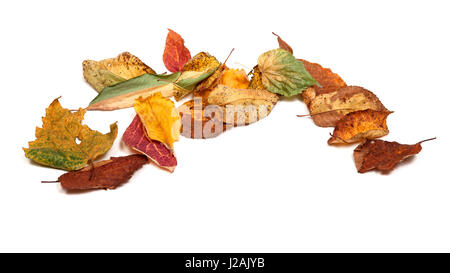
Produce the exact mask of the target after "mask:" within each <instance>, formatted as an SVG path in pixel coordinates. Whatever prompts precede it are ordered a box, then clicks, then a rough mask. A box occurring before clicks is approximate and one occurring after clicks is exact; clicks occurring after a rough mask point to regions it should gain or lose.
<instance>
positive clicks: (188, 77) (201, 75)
mask: <svg viewBox="0 0 450 273" xmlns="http://www.w3.org/2000/svg"><path fill="white" fill-rule="evenodd" d="M215 70H216V68H211V69H210V70H207V71H206V72H199V71H184V72H183V73H181V76H180V78H179V79H178V80H177V81H176V82H175V83H174V93H173V96H174V98H175V100H176V101H179V100H180V99H182V98H183V97H185V96H186V95H188V94H189V93H191V92H192V91H193V90H194V89H195V88H196V86H197V85H198V84H199V83H201V82H202V81H203V80H206V79H207V78H209V77H210V76H211V75H213V74H214V72H215Z"/></svg>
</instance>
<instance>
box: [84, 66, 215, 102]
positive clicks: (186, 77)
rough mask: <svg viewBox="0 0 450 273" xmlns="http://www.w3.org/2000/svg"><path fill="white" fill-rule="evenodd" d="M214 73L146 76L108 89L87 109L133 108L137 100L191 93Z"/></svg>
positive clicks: (188, 72)
mask: <svg viewBox="0 0 450 273" xmlns="http://www.w3.org/2000/svg"><path fill="white" fill-rule="evenodd" d="M213 73H214V70H211V71H206V72H191V71H187V72H177V73H174V74H170V75H152V74H144V75H141V76H139V77H136V78H133V79H129V80H127V81H124V82H121V83H119V84H116V85H114V86H109V87H106V88H105V89H103V91H102V92H101V93H100V94H99V95H98V96H97V97H95V98H94V99H93V100H92V101H91V102H90V104H89V106H88V107H87V108H86V109H87V110H102V111H111V110H117V109H123V108H128V107H132V106H133V105H134V102H135V100H136V99H137V98H139V97H143V98H146V97H148V96H151V95H153V94H156V93H161V94H162V95H163V96H164V97H171V96H173V95H176V96H178V95H179V94H181V93H189V92H191V91H192V90H193V89H194V88H195V86H196V85H197V84H198V83H200V82H202V81H203V80H204V79H206V78H208V77H209V76H210V75H211V74H213Z"/></svg>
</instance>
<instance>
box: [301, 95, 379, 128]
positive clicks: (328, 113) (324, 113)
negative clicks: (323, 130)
mask: <svg viewBox="0 0 450 273" xmlns="http://www.w3.org/2000/svg"><path fill="white" fill-rule="evenodd" d="M303 99H304V101H305V103H306V105H307V106H308V109H309V112H310V116H311V117H312V119H313V121H314V123H315V124H316V125H317V126H320V127H333V126H335V125H336V122H338V120H340V119H341V118H342V117H344V116H345V115H346V114H348V113H350V112H354V111H358V110H365V109H372V110H376V111H387V109H386V108H385V107H384V105H383V104H382V103H381V101H380V100H379V99H378V98H377V96H375V94H373V93H372V92H370V91H369V90H367V89H364V88H362V87H359V86H344V87H341V88H339V89H337V90H335V91H332V92H325V93H324V92H321V91H320V88H318V89H316V88H308V89H307V90H305V91H304V92H303Z"/></svg>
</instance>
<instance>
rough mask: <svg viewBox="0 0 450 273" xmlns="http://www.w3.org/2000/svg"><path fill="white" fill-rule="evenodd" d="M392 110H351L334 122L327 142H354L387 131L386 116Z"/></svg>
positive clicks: (374, 136)
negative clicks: (334, 125) (334, 124)
mask: <svg viewBox="0 0 450 273" xmlns="http://www.w3.org/2000/svg"><path fill="white" fill-rule="evenodd" d="M391 113H392V112H389V111H375V110H372V109H366V110H360V111H355V112H351V113H349V114H347V115H345V116H344V117H343V118H342V119H341V120H339V121H338V122H337V123H336V127H335V128H334V132H333V135H332V136H331V138H330V139H329V140H328V144H330V145H332V144H342V143H346V144H348V143H354V142H360V141H364V140H365V139H375V138H379V137H382V136H385V135H387V134H388V133H389V130H388V128H387V124H386V118H387V116H388V115H389V114H391Z"/></svg>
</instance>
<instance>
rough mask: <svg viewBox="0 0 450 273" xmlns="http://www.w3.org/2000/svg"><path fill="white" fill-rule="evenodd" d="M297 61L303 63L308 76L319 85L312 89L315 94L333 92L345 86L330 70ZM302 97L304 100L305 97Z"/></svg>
mask: <svg viewBox="0 0 450 273" xmlns="http://www.w3.org/2000/svg"><path fill="white" fill-rule="evenodd" d="M299 61H301V62H302V63H303V65H304V66H305V69H306V70H307V71H308V72H309V74H310V75H311V76H312V77H313V78H314V79H315V80H316V81H317V82H318V83H319V85H320V86H318V85H317V84H316V85H314V89H316V92H317V94H325V93H328V92H334V91H336V90H338V89H339V88H341V87H344V86H347V84H346V83H345V81H344V80H342V79H341V77H340V76H339V75H338V74H336V73H333V71H331V69H329V68H324V67H322V66H321V65H320V64H317V63H310V62H308V61H306V60H301V59H299ZM303 95H304V94H303ZM303 97H304V98H305V96H303ZM306 99H307V98H306ZM306 99H305V102H306Z"/></svg>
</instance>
